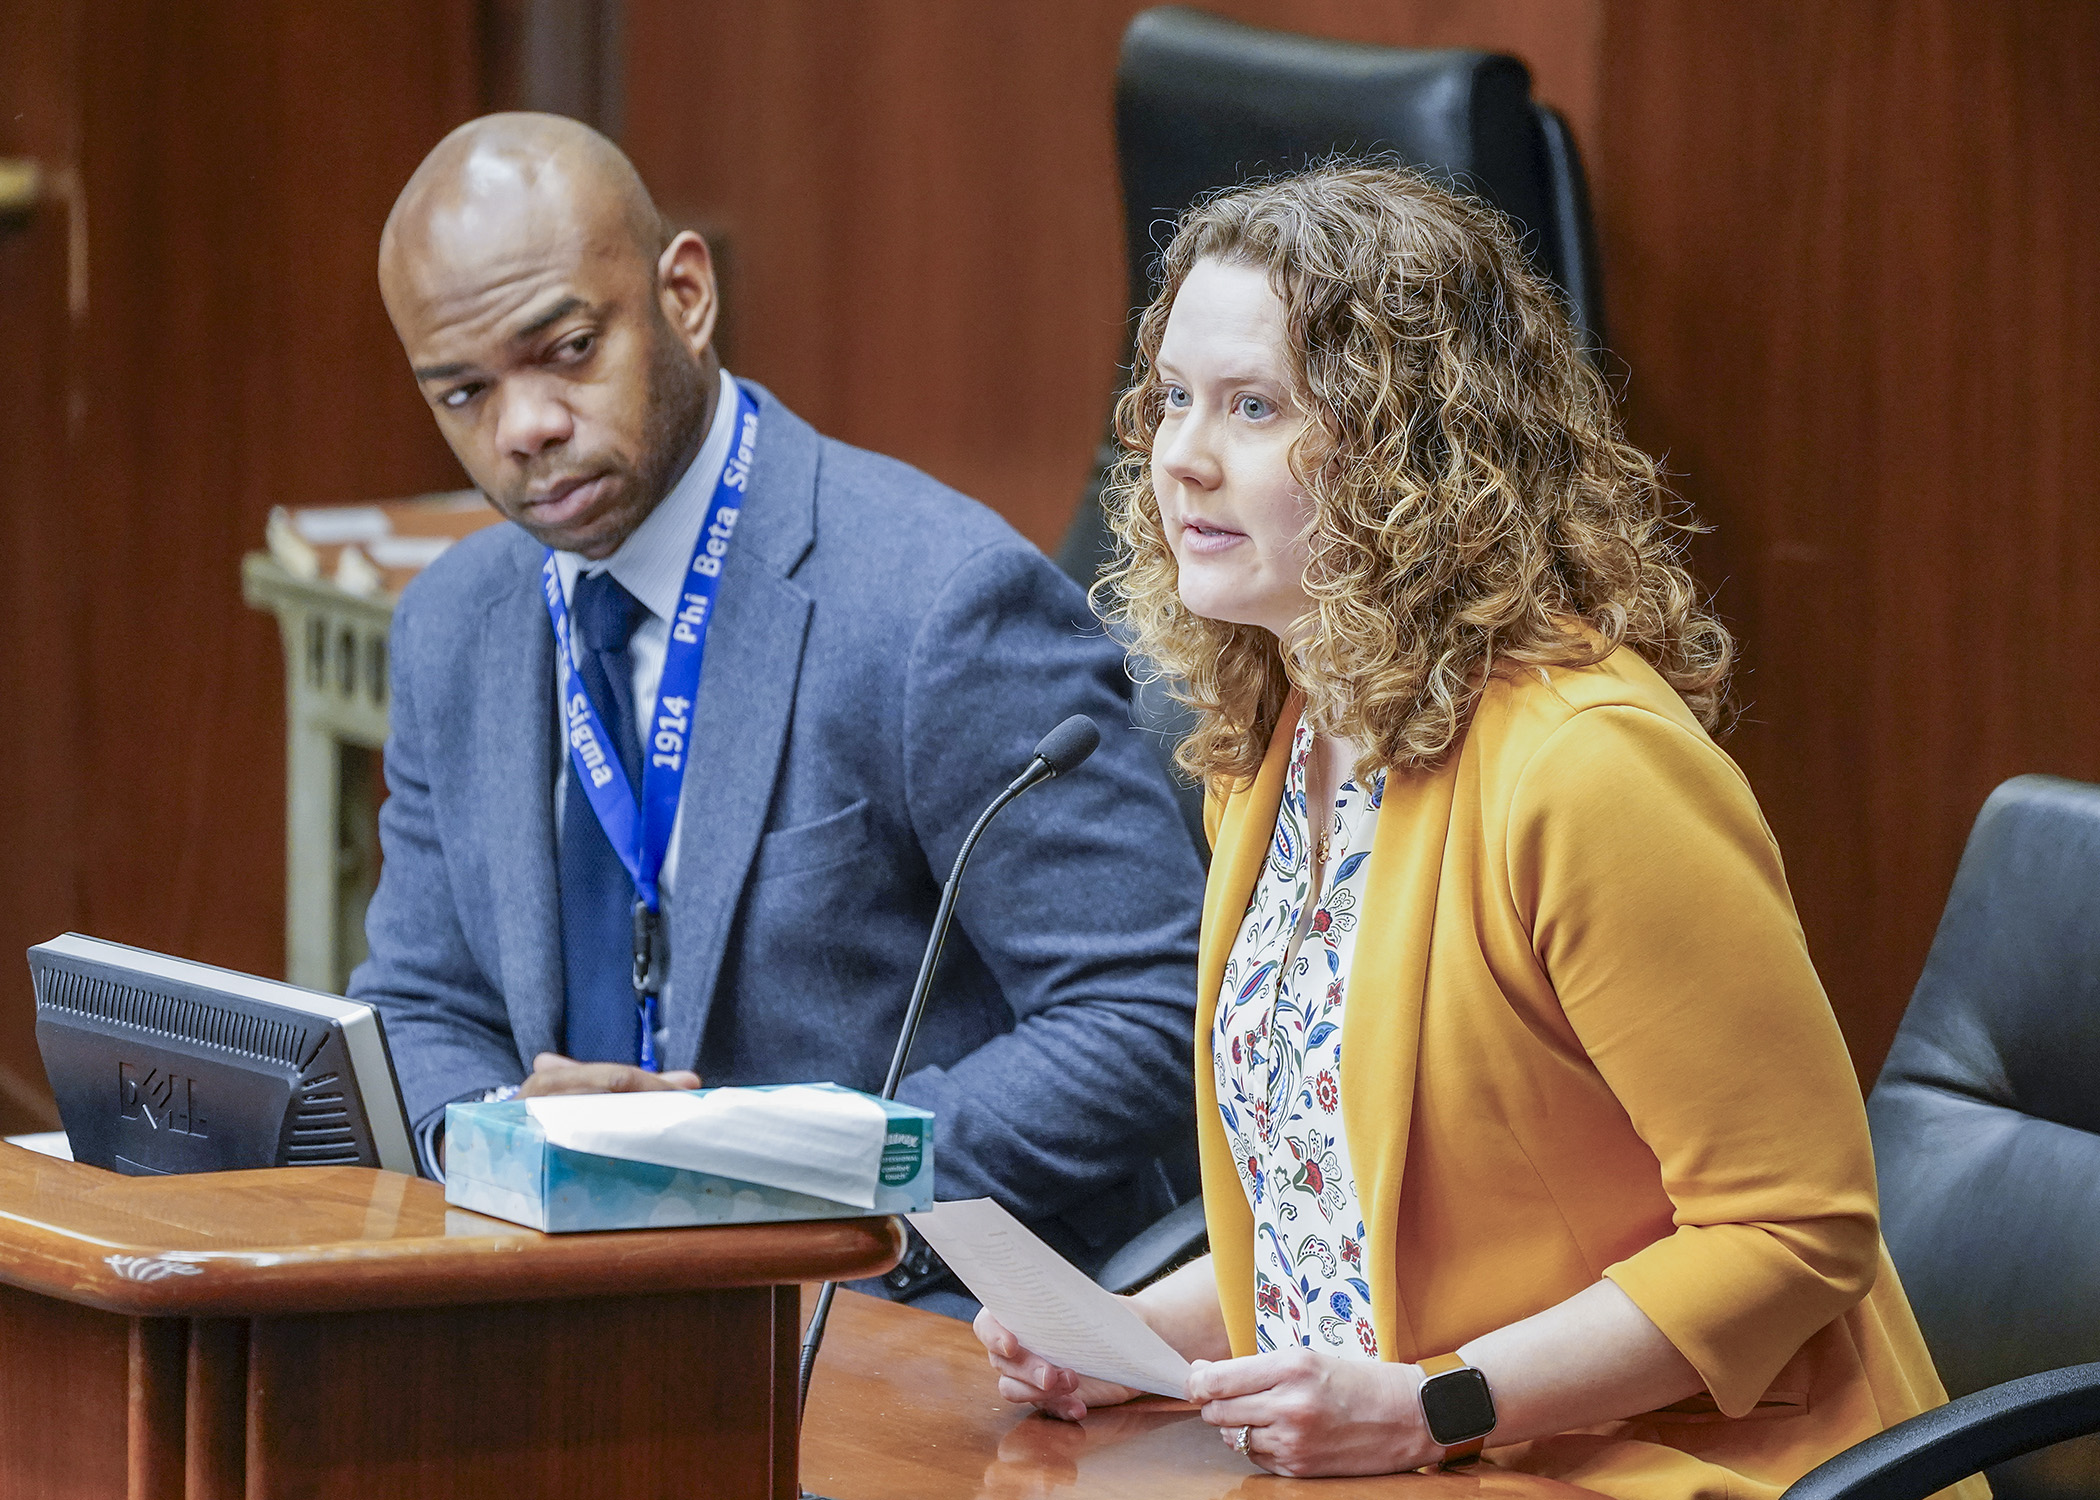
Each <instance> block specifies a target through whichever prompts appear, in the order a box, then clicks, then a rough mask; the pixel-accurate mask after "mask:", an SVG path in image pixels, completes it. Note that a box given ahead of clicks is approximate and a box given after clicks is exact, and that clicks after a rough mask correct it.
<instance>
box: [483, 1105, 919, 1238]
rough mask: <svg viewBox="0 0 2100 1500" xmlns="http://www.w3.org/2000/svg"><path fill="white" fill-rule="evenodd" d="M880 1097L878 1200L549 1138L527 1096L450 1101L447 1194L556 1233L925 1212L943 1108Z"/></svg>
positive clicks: (876, 1195)
mask: <svg viewBox="0 0 2100 1500" xmlns="http://www.w3.org/2000/svg"><path fill="white" fill-rule="evenodd" d="M699 1092H701V1093H706V1092H709V1091H707V1090H700V1091H699ZM863 1097H872V1096H866V1095H864V1096H863ZM875 1102H876V1103H878V1104H880V1105H881V1106H882V1109H883V1112H884V1113H885V1114H886V1115H887V1116H888V1129H887V1132H886V1133H885V1135H884V1137H883V1147H882V1158H881V1165H880V1167H879V1169H878V1173H877V1181H876V1183H875V1188H874V1197H875V1205H874V1207H873V1208H862V1207H860V1206H858V1205H857V1204H852V1203H837V1202H833V1201H832V1200H830V1199H828V1198H816V1197H811V1196H810V1195H809V1194H807V1193H797V1192H791V1191H789V1190H787V1189H785V1188H779V1187H771V1186H768V1185H766V1184H763V1183H756V1182H742V1181H738V1180H737V1179H735V1178H730V1177H716V1176H712V1175H710V1174H708V1173H705V1172H696V1171H690V1170H686V1169H684V1168H679V1167H667V1166H658V1165H655V1164H653V1163H650V1162H640V1161H627V1160H623V1159H620V1158H618V1157H611V1156H597V1155H593V1154H591V1153H588V1152H583V1151H572V1150H569V1149H567V1148H565V1147H562V1146H557V1145H554V1144H552V1143H551V1142H549V1141H548V1139H547V1136H546V1132H545V1131H544V1130H543V1129H542V1128H541V1126H540V1122H539V1121H538V1120H536V1119H534V1118H533V1116H532V1113H531V1110H530V1108H529V1106H528V1105H527V1103H526V1101H524V1100H522V1099H513V1100H510V1101H508V1102H506V1103H503V1104H454V1105H449V1106H447V1108H446V1110H445V1201H446V1202H447V1203H450V1204H452V1205H454V1206H455V1207H458V1208H466V1209H472V1210H473V1211H474V1212H476V1213H482V1214H489V1215H491V1216H493V1217H495V1218H498V1219H508V1220H510V1221H511V1222H512V1223H514V1224H524V1225H526V1226H528V1227H530V1228H533V1229H541V1230H545V1231H547V1232H548V1233H550V1234H563V1233H572V1232H574V1231H577V1230H585V1229H666V1228H674V1227H678V1226H682V1225H688V1224H752V1223H760V1222H767V1221H778V1220H787V1219H857V1218H870V1217H875V1216H878V1215H883V1214H909V1213H923V1212H924V1211H925V1210H927V1209H929V1208H931V1207H932V1206H933V1113H932V1111H930V1110H924V1109H918V1108H915V1107H914V1106H912V1105H909V1104H899V1103H897V1102H896V1101H895V1100H893V1099H882V1100H876V1101H875Z"/></svg>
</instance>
